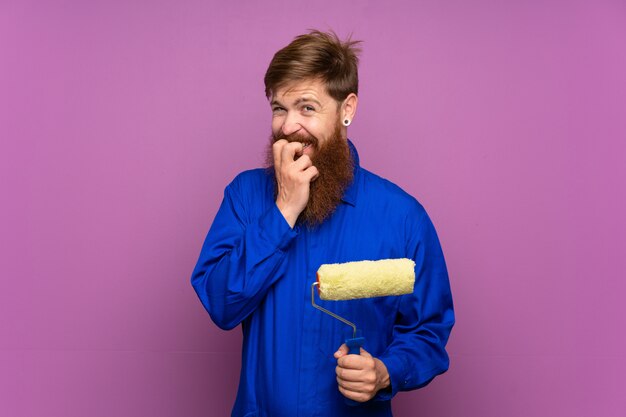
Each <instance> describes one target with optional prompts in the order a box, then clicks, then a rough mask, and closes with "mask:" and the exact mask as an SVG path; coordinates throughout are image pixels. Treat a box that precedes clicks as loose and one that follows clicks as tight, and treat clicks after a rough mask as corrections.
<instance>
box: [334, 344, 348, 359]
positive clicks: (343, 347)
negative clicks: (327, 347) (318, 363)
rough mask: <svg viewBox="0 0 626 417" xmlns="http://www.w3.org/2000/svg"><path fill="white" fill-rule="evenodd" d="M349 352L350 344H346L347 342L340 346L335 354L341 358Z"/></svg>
mask: <svg viewBox="0 0 626 417" xmlns="http://www.w3.org/2000/svg"><path fill="white" fill-rule="evenodd" d="M347 354H348V346H346V344H345V343H344V344H343V345H341V346H339V349H338V350H337V352H335V354H334V355H333V356H334V357H335V359H339V358H341V357H342V356H346V355H347Z"/></svg>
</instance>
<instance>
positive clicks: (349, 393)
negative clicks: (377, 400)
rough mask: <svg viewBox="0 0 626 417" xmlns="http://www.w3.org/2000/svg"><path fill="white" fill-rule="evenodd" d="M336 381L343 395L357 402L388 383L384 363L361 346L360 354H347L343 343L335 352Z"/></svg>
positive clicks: (387, 374) (370, 397) (372, 394)
mask: <svg viewBox="0 0 626 417" xmlns="http://www.w3.org/2000/svg"><path fill="white" fill-rule="evenodd" d="M334 356H335V359H337V368H335V370H336V373H337V383H338V384H339V391H340V392H341V393H342V394H343V395H344V397H346V398H349V399H351V400H354V401H358V402H365V401H368V400H370V399H372V398H374V396H375V395H376V393H377V392H378V391H379V390H381V389H384V388H387V387H388V386H389V384H390V380H389V372H387V367H386V366H385V364H384V363H383V362H382V361H381V360H380V359H377V358H373V357H372V355H370V354H369V353H368V352H367V351H366V350H365V349H363V348H361V354H360V355H348V347H347V346H346V345H345V344H343V345H341V347H340V348H339V350H338V351H337V352H335V355H334Z"/></svg>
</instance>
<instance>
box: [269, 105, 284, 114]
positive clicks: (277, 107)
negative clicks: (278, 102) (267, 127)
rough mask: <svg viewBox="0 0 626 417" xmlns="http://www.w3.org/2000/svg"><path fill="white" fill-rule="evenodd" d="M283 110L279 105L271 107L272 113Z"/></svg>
mask: <svg viewBox="0 0 626 417" xmlns="http://www.w3.org/2000/svg"><path fill="white" fill-rule="evenodd" d="M284 110H285V108H284V107H281V106H273V107H272V113H279V112H282V111H284Z"/></svg>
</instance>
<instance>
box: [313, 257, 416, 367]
mask: <svg viewBox="0 0 626 417" xmlns="http://www.w3.org/2000/svg"><path fill="white" fill-rule="evenodd" d="M414 284H415V262H413V260H411V259H406V258H401V259H382V260H378V261H358V262H346V263H340V264H324V265H322V266H320V267H319V269H318V270H317V282H315V283H313V285H311V304H312V305H313V307H315V308H316V309H318V310H321V311H323V312H324V313H326V314H328V315H330V316H332V317H334V318H336V319H337V320H340V321H342V322H343V323H345V324H347V325H349V326H351V327H352V329H353V333H352V338H351V339H346V340H345V343H346V345H347V346H348V353H349V354H355V355H358V354H360V353H361V349H360V348H361V346H363V343H364V342H365V338H364V337H357V328H356V325H355V324H354V323H352V322H350V321H348V320H346V319H345V318H343V317H341V316H339V315H337V314H335V313H333V312H331V311H329V310H327V309H325V308H323V307H321V306H319V305H318V304H316V303H315V287H317V288H318V292H319V297H320V299H322V300H354V299H359V298H371V297H387V296H396V295H402V294H410V293H412V292H413V286H414Z"/></svg>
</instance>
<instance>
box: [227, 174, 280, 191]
mask: <svg viewBox="0 0 626 417" xmlns="http://www.w3.org/2000/svg"><path fill="white" fill-rule="evenodd" d="M271 186H273V181H272V176H271V172H270V171H269V170H268V169H266V168H256V169H249V170H247V171H243V172H241V173H239V174H238V175H237V176H236V177H235V178H234V179H233V180H232V181H231V182H230V184H228V186H227V187H226V188H227V190H228V189H230V190H231V191H234V192H235V193H237V194H246V193H248V192H256V193H259V192H260V191H262V190H265V189H266V188H267V187H271Z"/></svg>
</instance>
